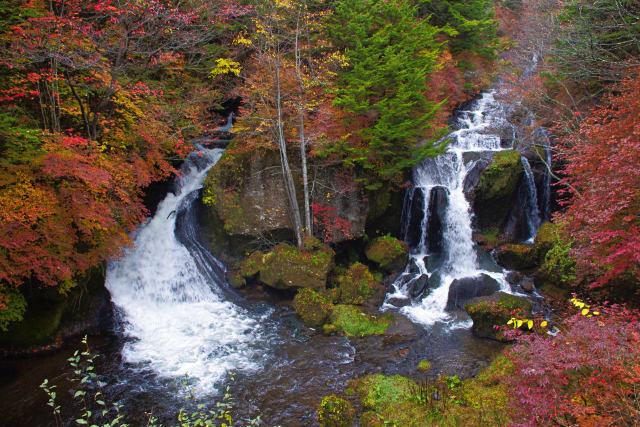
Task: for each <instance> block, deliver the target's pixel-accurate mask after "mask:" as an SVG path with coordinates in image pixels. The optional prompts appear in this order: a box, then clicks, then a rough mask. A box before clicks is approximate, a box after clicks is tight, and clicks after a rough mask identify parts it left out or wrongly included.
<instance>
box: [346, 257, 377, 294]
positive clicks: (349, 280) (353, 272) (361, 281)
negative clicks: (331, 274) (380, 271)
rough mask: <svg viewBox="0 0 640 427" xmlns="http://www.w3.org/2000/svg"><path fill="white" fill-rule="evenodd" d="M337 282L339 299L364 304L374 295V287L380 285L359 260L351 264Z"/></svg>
mask: <svg viewBox="0 0 640 427" xmlns="http://www.w3.org/2000/svg"><path fill="white" fill-rule="evenodd" d="M339 282H340V287H339V294H340V300H341V301H342V302H343V303H345V304H356V305H361V304H364V303H365V302H367V300H368V299H369V298H371V297H372V296H373V295H374V293H375V292H376V287H378V286H380V284H379V283H378V282H377V281H376V279H375V278H374V277H373V274H371V272H370V271H369V268H368V267H367V266H366V265H364V264H361V263H359V262H356V263H355V264H353V265H351V267H349V269H348V270H347V271H346V272H345V273H344V275H342V276H341V277H340V279H339Z"/></svg>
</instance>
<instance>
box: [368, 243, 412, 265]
mask: <svg viewBox="0 0 640 427" xmlns="http://www.w3.org/2000/svg"><path fill="white" fill-rule="evenodd" d="M408 254H409V252H408V251H407V244H406V243H404V242H403V241H401V240H398V239H396V238H395V237H391V236H390V235H388V234H387V235H386V236H381V237H377V238H375V239H373V241H372V242H371V243H370V244H369V245H368V246H367V248H366V250H365V255H366V256H367V258H368V259H370V260H371V261H373V262H375V263H376V264H378V265H380V268H382V269H384V270H387V271H394V270H397V269H400V268H402V267H404V265H405V264H406V262H407V256H408Z"/></svg>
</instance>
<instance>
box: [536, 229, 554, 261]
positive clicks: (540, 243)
mask: <svg viewBox="0 0 640 427" xmlns="http://www.w3.org/2000/svg"><path fill="white" fill-rule="evenodd" d="M557 239H558V236H557V227H556V226H555V224H553V223H551V222H545V223H544V224H542V225H541V226H540V228H539V229H538V233H537V234H536V237H535V239H534V244H535V247H536V252H537V256H538V261H539V262H540V263H542V262H543V261H544V257H545V255H547V252H549V250H551V248H553V245H554V243H555V242H556V241H557Z"/></svg>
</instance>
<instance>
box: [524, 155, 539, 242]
mask: <svg viewBox="0 0 640 427" xmlns="http://www.w3.org/2000/svg"><path fill="white" fill-rule="evenodd" d="M520 159H521V161H522V167H523V169H524V175H525V185H526V186H527V203H526V206H525V215H526V217H527V228H528V229H529V239H528V242H530V243H531V242H533V239H534V237H536V233H537V232H538V228H540V224H541V223H542V217H541V216H540V209H539V208H538V194H537V190H536V181H535V179H534V176H533V171H532V170H531V165H530V164H529V161H528V160H527V158H526V157H524V156H522V157H521V158H520Z"/></svg>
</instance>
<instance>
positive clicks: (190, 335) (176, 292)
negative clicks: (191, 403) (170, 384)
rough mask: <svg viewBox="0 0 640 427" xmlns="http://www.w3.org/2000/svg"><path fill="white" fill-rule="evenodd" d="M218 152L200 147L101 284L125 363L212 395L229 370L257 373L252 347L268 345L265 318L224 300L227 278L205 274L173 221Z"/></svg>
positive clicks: (260, 351) (255, 351) (256, 353)
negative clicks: (121, 338)
mask: <svg viewBox="0 0 640 427" xmlns="http://www.w3.org/2000/svg"><path fill="white" fill-rule="evenodd" d="M222 153H223V150H221V149H213V150H207V149H202V148H201V149H200V150H199V151H198V152H195V153H192V154H191V155H190V156H189V158H188V159H187V160H186V161H185V163H184V166H183V168H182V171H181V177H179V178H177V179H176V182H175V186H176V190H175V193H169V194H168V195H167V196H166V197H165V199H164V200H163V201H162V202H161V203H160V204H159V206H158V209H157V211H156V213H155V215H154V216H153V218H151V219H150V220H149V221H148V222H146V223H145V224H143V225H141V226H140V228H139V229H138V231H137V232H136V234H135V240H134V246H133V247H132V248H130V249H128V250H127V251H126V254H125V255H124V256H123V257H122V258H121V259H119V260H117V261H112V262H110V263H109V264H108V267H107V277H106V287H107V289H108V290H109V292H110V293H111V299H112V301H113V304H114V305H115V307H116V310H117V318H119V319H120V324H121V327H122V333H123V335H124V336H125V338H126V342H125V344H124V347H123V349H122V356H123V359H124V361H125V362H126V363H128V364H131V365H132V366H133V367H134V368H137V369H148V370H151V371H153V372H154V373H155V374H157V375H158V376H159V377H160V378H180V377H184V376H185V375H188V376H189V377H190V378H191V379H192V381H193V383H192V386H193V387H194V388H195V389H196V391H197V392H200V393H209V392H215V391H216V385H217V384H218V383H220V381H221V380H222V379H223V378H224V377H225V376H226V375H227V373H228V372H230V371H235V372H237V371H254V370H256V369H259V368H260V366H261V364H260V360H261V359H262V356H263V354H264V352H265V351H267V350H266V349H265V348H260V347H259V344H256V343H261V342H265V337H264V334H265V330H264V327H263V326H262V322H263V320H264V318H265V317H266V316H267V315H268V314H264V313H263V314H262V315H259V314H255V313H250V312H248V311H247V310H246V309H243V308H242V307H240V306H238V305H236V304H234V303H233V302H230V301H227V300H225V299H224V295H223V293H222V289H223V287H224V286H226V285H225V284H224V278H223V277H221V275H216V274H215V272H213V271H207V270H203V268H202V263H198V262H197V258H198V257H197V256H196V257H194V254H193V253H192V252H190V250H189V249H188V248H187V247H185V245H183V244H182V243H181V242H180V241H179V240H178V238H177V237H176V219H177V218H178V217H179V216H180V215H181V214H182V213H184V212H185V210H188V209H189V208H190V207H191V205H192V203H193V202H194V200H195V199H196V198H197V195H198V194H199V190H200V188H201V186H202V182H203V181H204V178H205V177H206V174H207V171H208V170H209V169H210V168H211V167H212V166H213V165H215V163H216V162H217V161H218V159H219V158H220V157H221V155H222ZM208 257H209V258H213V256H211V255H210V254H208ZM216 261H217V260H216ZM199 264H200V265H199ZM219 265H220V266H222V264H219ZM222 268H223V267H222Z"/></svg>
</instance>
